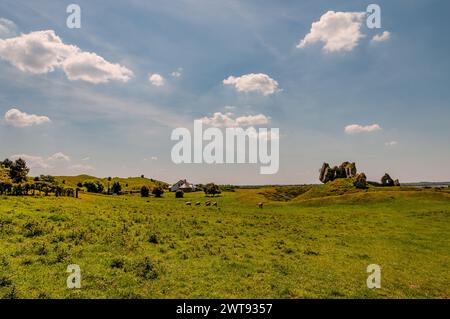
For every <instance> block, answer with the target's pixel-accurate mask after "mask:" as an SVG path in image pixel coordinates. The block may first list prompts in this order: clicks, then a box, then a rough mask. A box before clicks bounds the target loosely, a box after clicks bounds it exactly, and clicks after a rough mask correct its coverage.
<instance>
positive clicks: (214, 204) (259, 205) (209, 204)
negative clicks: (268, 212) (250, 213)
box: [186, 201, 264, 209]
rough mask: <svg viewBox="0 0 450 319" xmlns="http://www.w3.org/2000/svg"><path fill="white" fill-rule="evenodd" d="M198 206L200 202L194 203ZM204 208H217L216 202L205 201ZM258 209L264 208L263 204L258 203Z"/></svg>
mask: <svg viewBox="0 0 450 319" xmlns="http://www.w3.org/2000/svg"><path fill="white" fill-rule="evenodd" d="M186 205H187V206H192V202H186ZM200 205H201V203H200V202H196V203H195V206H200ZM205 206H215V207H218V204H217V202H210V201H207V202H205ZM258 207H259V208H261V209H262V208H263V207H264V203H263V202H260V203H258Z"/></svg>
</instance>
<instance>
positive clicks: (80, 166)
mask: <svg viewBox="0 0 450 319" xmlns="http://www.w3.org/2000/svg"><path fill="white" fill-rule="evenodd" d="M69 169H70V170H72V171H78V172H85V171H92V170H94V169H95V168H94V167H92V166H91V165H84V164H76V165H71V166H69Z"/></svg>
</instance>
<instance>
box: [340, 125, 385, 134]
mask: <svg viewBox="0 0 450 319" xmlns="http://www.w3.org/2000/svg"><path fill="white" fill-rule="evenodd" d="M380 130H381V127H380V125H378V124H372V125H366V126H362V125H359V124H351V125H347V126H346V127H345V133H347V134H358V133H372V132H376V131H380Z"/></svg>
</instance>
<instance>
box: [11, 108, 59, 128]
mask: <svg viewBox="0 0 450 319" xmlns="http://www.w3.org/2000/svg"><path fill="white" fill-rule="evenodd" d="M5 121H6V122H7V123H9V124H11V125H13V126H16V127H26V126H31V125H40V124H44V123H49V122H51V121H50V119H49V118H48V117H47V116H41V115H35V114H27V113H25V112H22V111H20V110H18V109H16V108H12V109H10V110H9V111H7V112H6V113H5Z"/></svg>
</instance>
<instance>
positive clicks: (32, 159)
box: [9, 154, 51, 168]
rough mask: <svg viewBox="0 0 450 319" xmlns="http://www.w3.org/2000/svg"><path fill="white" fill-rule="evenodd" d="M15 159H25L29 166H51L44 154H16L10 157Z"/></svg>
mask: <svg viewBox="0 0 450 319" xmlns="http://www.w3.org/2000/svg"><path fill="white" fill-rule="evenodd" d="M9 158H10V159H11V160H13V161H15V160H17V159H19V158H21V159H23V160H24V161H25V162H26V163H27V166H28V167H29V168H50V167H51V166H50V165H49V164H48V163H47V161H46V160H45V158H43V157H42V156H35V155H28V154H15V155H12V156H10V157H9Z"/></svg>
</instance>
